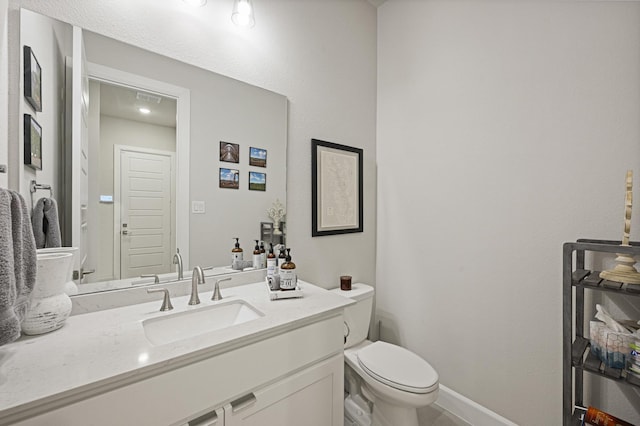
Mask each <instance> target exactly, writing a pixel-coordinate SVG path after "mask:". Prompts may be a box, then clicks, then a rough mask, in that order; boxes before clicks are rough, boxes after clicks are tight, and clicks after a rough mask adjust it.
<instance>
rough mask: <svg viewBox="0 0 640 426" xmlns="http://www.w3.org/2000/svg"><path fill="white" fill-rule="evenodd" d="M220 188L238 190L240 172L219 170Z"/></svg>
mask: <svg viewBox="0 0 640 426" xmlns="http://www.w3.org/2000/svg"><path fill="white" fill-rule="evenodd" d="M220 188H228V189H239V188H240V171H238V170H234V169H225V168H223V167H221V168H220Z"/></svg>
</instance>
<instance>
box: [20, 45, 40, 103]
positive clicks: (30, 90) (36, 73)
mask: <svg viewBox="0 0 640 426" xmlns="http://www.w3.org/2000/svg"><path fill="white" fill-rule="evenodd" d="M23 54H24V97H25V99H26V100H27V102H29V104H30V105H31V106H32V107H33V109H34V111H37V112H41V111H42V68H40V63H39V62H38V59H36V55H35V54H34V53H33V50H32V49H31V47H29V46H24V48H23Z"/></svg>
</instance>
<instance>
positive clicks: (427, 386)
mask: <svg viewBox="0 0 640 426" xmlns="http://www.w3.org/2000/svg"><path fill="white" fill-rule="evenodd" d="M357 357H358V364H360V367H362V369H363V370H364V371H365V372H366V373H367V374H369V375H370V376H372V377H373V378H375V379H376V380H378V381H380V382H382V383H384V384H386V385H388V386H391V387H393V388H396V389H400V390H403V391H407V392H413V393H429V392H431V391H433V390H434V388H436V387H437V386H438V373H436V371H435V370H434V369H433V367H431V366H430V365H429V363H428V362H427V361H425V360H424V359H422V358H420V357H419V356H418V355H416V354H414V353H413V352H411V351H409V350H407V349H405V348H402V347H400V346H396V345H392V344H390V343H386V342H381V341H377V342H374V343H372V344H370V345H369V346H367V347H365V348H362V349H361V350H359V351H358V353H357Z"/></svg>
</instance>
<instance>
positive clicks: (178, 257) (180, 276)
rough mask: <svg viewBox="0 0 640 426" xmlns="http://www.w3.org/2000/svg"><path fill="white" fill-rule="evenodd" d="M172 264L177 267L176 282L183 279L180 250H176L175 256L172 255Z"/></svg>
mask: <svg viewBox="0 0 640 426" xmlns="http://www.w3.org/2000/svg"><path fill="white" fill-rule="evenodd" d="M173 264H174V265H178V281H180V280H182V279H184V275H183V274H182V255H181V254H180V249H176V254H174V255H173Z"/></svg>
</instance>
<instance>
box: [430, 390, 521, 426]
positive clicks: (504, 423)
mask: <svg viewBox="0 0 640 426" xmlns="http://www.w3.org/2000/svg"><path fill="white" fill-rule="evenodd" d="M435 404H436V405H438V406H440V407H442V408H444V409H445V410H447V411H448V412H450V413H451V414H453V415H455V416H457V417H460V418H461V419H462V420H464V421H465V422H467V423H469V424H472V425H473V426H518V425H517V424H516V423H513V422H512V421H511V420H508V419H506V418H504V417H502V416H501V415H499V414H497V413H494V412H493V411H491V410H489V409H488V408H485V407H483V406H482V405H480V404H478V403H477V402H474V401H472V400H470V399H469V398H467V397H465V396H462V395H460V394H459V393H457V392H455V391H453V390H451V389H449V388H448V387H446V386H443V385H442V384H441V385H440V390H439V393H438V399H437V400H436V402H435Z"/></svg>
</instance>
